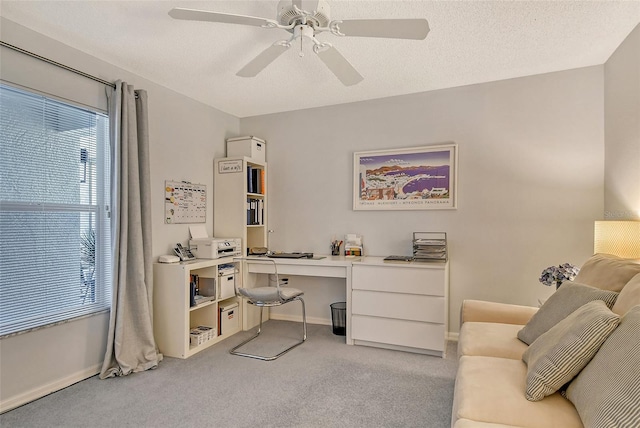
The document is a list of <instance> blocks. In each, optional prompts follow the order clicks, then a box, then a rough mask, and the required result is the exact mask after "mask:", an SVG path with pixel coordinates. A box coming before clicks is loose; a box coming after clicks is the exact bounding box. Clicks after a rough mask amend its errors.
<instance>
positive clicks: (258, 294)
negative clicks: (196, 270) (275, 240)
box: [229, 260, 307, 361]
mask: <svg viewBox="0 0 640 428" xmlns="http://www.w3.org/2000/svg"><path fill="white" fill-rule="evenodd" d="M265 261H268V262H271V263H273V271H274V274H273V276H274V277H275V287H273V286H271V278H270V277H271V276H272V275H271V274H269V275H268V278H269V280H268V281H269V282H268V283H267V286H265V287H255V288H237V289H236V295H238V296H242V297H245V298H246V299H247V300H248V302H249V303H250V304H252V305H254V306H257V307H259V308H260V324H259V326H258V332H257V333H256V334H255V335H254V336H252V337H250V338H249V339H247V340H245V341H244V342H242V343H241V344H239V345H238V346H236V347H234V348H233V349H231V350H230V351H229V352H230V353H231V354H233V355H240V356H242V357H249V358H257V359H259V360H264V361H272V360H275V359H276V358H278V357H280V356H281V355H284V354H286V353H287V352H289V351H290V350H292V349H293V348H295V347H296V346H298V345H302V343H303V342H304V341H305V340H307V316H306V313H305V307H304V300H303V299H302V296H303V295H304V293H303V292H302V291H300V290H298V289H296V288H289V287H281V284H280V279H279V278H278V266H277V265H276V262H275V261H274V260H265ZM285 281H286V280H285ZM284 284H286V283H284V282H283V285H284ZM295 300H299V301H300V303H301V304H302V340H301V341H299V342H296V343H295V344H293V345H291V346H290V347H288V348H287V349H285V350H283V351H282V352H280V353H279V354H276V355H273V356H263V355H255V354H248V353H245V352H239V351H238V349H239V348H241V347H243V346H244V345H246V344H247V343H249V342H251V341H252V340H253V339H255V338H257V337H258V336H260V332H261V331H262V312H263V309H264V308H265V307H267V308H270V307H273V306H281V305H284V304H286V303H289V302H293V301H295Z"/></svg>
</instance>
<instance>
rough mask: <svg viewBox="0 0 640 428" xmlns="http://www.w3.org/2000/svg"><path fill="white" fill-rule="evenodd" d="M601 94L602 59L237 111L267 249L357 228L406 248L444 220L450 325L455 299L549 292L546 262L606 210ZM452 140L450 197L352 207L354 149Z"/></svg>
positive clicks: (568, 251)
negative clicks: (252, 165) (407, 205)
mask: <svg viewBox="0 0 640 428" xmlns="http://www.w3.org/2000/svg"><path fill="white" fill-rule="evenodd" d="M345 90H348V89H345ZM602 106H603V67H601V66H600V67H591V68H585V69H578V70H571V71H566V72H559V73H552V74H545V75H538V76H532V77H526V78H519V79H513V80H506V81H499V82H494V83H487V84H480V85H473V86H466V87H459V88H454V89H447V90H440V91H434V92H427V93H421V94H415V95H407V96H400V97H394V98H388V99H382V100H374V101H368V102H361V103H354V104H347V105H338V106H332V107H324V108H317V109H310V110H303V111H295V112H289V113H281V114H273V115H266V116H258V117H252V118H245V119H241V122H240V126H241V133H242V134H250V135H256V136H259V137H261V138H265V139H266V140H267V161H268V162H269V174H270V179H269V183H268V191H269V206H270V208H269V218H270V225H269V226H270V228H271V229H273V230H274V233H273V234H272V236H271V248H272V249H275V250H287V251H294V250H304V251H313V252H316V253H324V254H326V253H327V252H328V251H329V241H330V239H331V237H332V235H334V234H337V235H342V234H345V233H350V232H351V233H360V234H362V235H363V236H364V244H365V253H366V254H369V255H388V254H410V252H411V237H412V232H414V231H444V232H447V235H448V237H449V245H450V256H451V282H450V330H451V331H453V332H456V331H457V330H458V328H459V326H458V324H459V322H458V320H459V308H460V305H461V303H462V300H463V299H473V298H477V299H488V300H494V301H500V302H510V303H517V304H528V305H535V304H537V300H538V299H539V298H545V297H547V296H548V295H549V294H550V293H551V292H552V290H550V289H549V288H548V287H545V286H543V285H542V284H540V283H539V282H538V277H539V275H540V273H541V271H542V270H543V269H544V268H546V267H547V266H550V265H553V264H558V263H563V262H571V263H574V264H576V265H581V264H582V263H583V262H584V261H585V260H586V259H587V258H588V257H589V256H590V255H591V252H592V247H593V221H594V220H596V219H598V218H600V217H601V215H602V211H603V167H604V165H603V155H604V135H603V134H604V119H603V108H602ZM448 141H452V142H455V143H457V144H458V147H459V186H458V205H459V208H458V209H457V210H446V211H375V212H365V211H353V210H352V183H353V175H352V174H353V166H352V163H353V153H354V152H355V151H367V150H376V149H391V148H402V147H415V146H422V145H429V144H438V143H443V142H448ZM295 283H296V285H297V286H300V287H301V288H305V287H306V291H311V292H317V290H316V287H318V286H319V285H318V284H314V285H311V284H310V285H305V280H304V279H301V278H298V279H296V282H295ZM331 289H332V290H335V287H331ZM333 297H334V298H335V299H336V300H334V301H337V300H338V299H341V297H342V299H343V298H344V297H343V296H340V294H339V293H337V292H336V294H335V295H334V296H333ZM306 300H307V301H308V305H309V308H310V309H309V314H310V315H311V316H314V317H324V318H325V319H327V320H329V319H330V312H329V308H328V306H326V301H327V300H331V298H326V296H325V299H323V301H322V302H321V305H322V306H320V307H314V301H313V299H310V298H307V299H306Z"/></svg>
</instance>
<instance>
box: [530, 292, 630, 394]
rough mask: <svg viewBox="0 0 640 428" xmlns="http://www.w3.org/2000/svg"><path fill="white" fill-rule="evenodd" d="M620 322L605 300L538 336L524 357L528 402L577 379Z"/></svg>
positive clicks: (570, 316)
mask: <svg viewBox="0 0 640 428" xmlns="http://www.w3.org/2000/svg"><path fill="white" fill-rule="evenodd" d="M619 322H620V317H619V316H618V315H616V314H614V313H613V312H611V310H610V309H609V308H607V305H605V303H604V302H603V301H602V300H594V301H593V302H589V303H587V304H586V305H583V306H581V307H580V308H578V309H576V310H575V311H574V312H573V313H572V314H571V315H569V316H568V317H566V318H565V319H563V320H562V321H560V322H559V323H558V324H556V325H554V326H553V327H551V328H550V329H549V331H547V332H546V333H544V334H542V335H541V336H540V337H538V338H537V339H536V340H535V341H534V342H533V343H532V344H531V346H529V348H527V350H526V351H525V352H524V354H523V355H522V361H524V362H525V363H527V365H528V367H527V389H526V390H525V396H526V398H527V400H530V401H540V400H542V399H543V398H544V397H546V396H548V395H551V394H553V393H554V392H556V391H557V390H559V389H560V388H561V387H562V386H564V385H565V384H566V383H567V382H569V381H570V380H571V379H573V378H574V377H575V376H576V375H577V374H578V373H579V372H580V370H582V369H583V368H584V366H586V365H587V364H588V363H589V361H591V358H593V356H594V355H595V353H596V352H598V349H600V346H601V345H602V343H604V341H605V340H606V339H607V337H609V334H611V332H612V331H613V330H615V328H616V327H617V326H618V323H619Z"/></svg>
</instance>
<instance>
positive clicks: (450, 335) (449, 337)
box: [269, 312, 460, 342]
mask: <svg viewBox="0 0 640 428" xmlns="http://www.w3.org/2000/svg"><path fill="white" fill-rule="evenodd" d="M269 318H270V319H272V320H280V321H295V322H302V317H300V316H298V315H286V314H274V313H273V312H272V313H271V314H270V316H269ZM307 323H309V324H320V325H333V323H332V322H331V320H328V319H326V318H314V317H307ZM459 335H460V334H459V333H455V332H451V331H449V332H447V334H446V338H447V340H450V341H452V342H457V341H458V337H459Z"/></svg>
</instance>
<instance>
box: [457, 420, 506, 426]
mask: <svg viewBox="0 0 640 428" xmlns="http://www.w3.org/2000/svg"><path fill="white" fill-rule="evenodd" d="M453 428H518V427H516V426H515V425H504V424H494V423H491V422H478V421H472V420H470V419H458V420H457V421H456V423H455V425H454V426H453Z"/></svg>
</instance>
